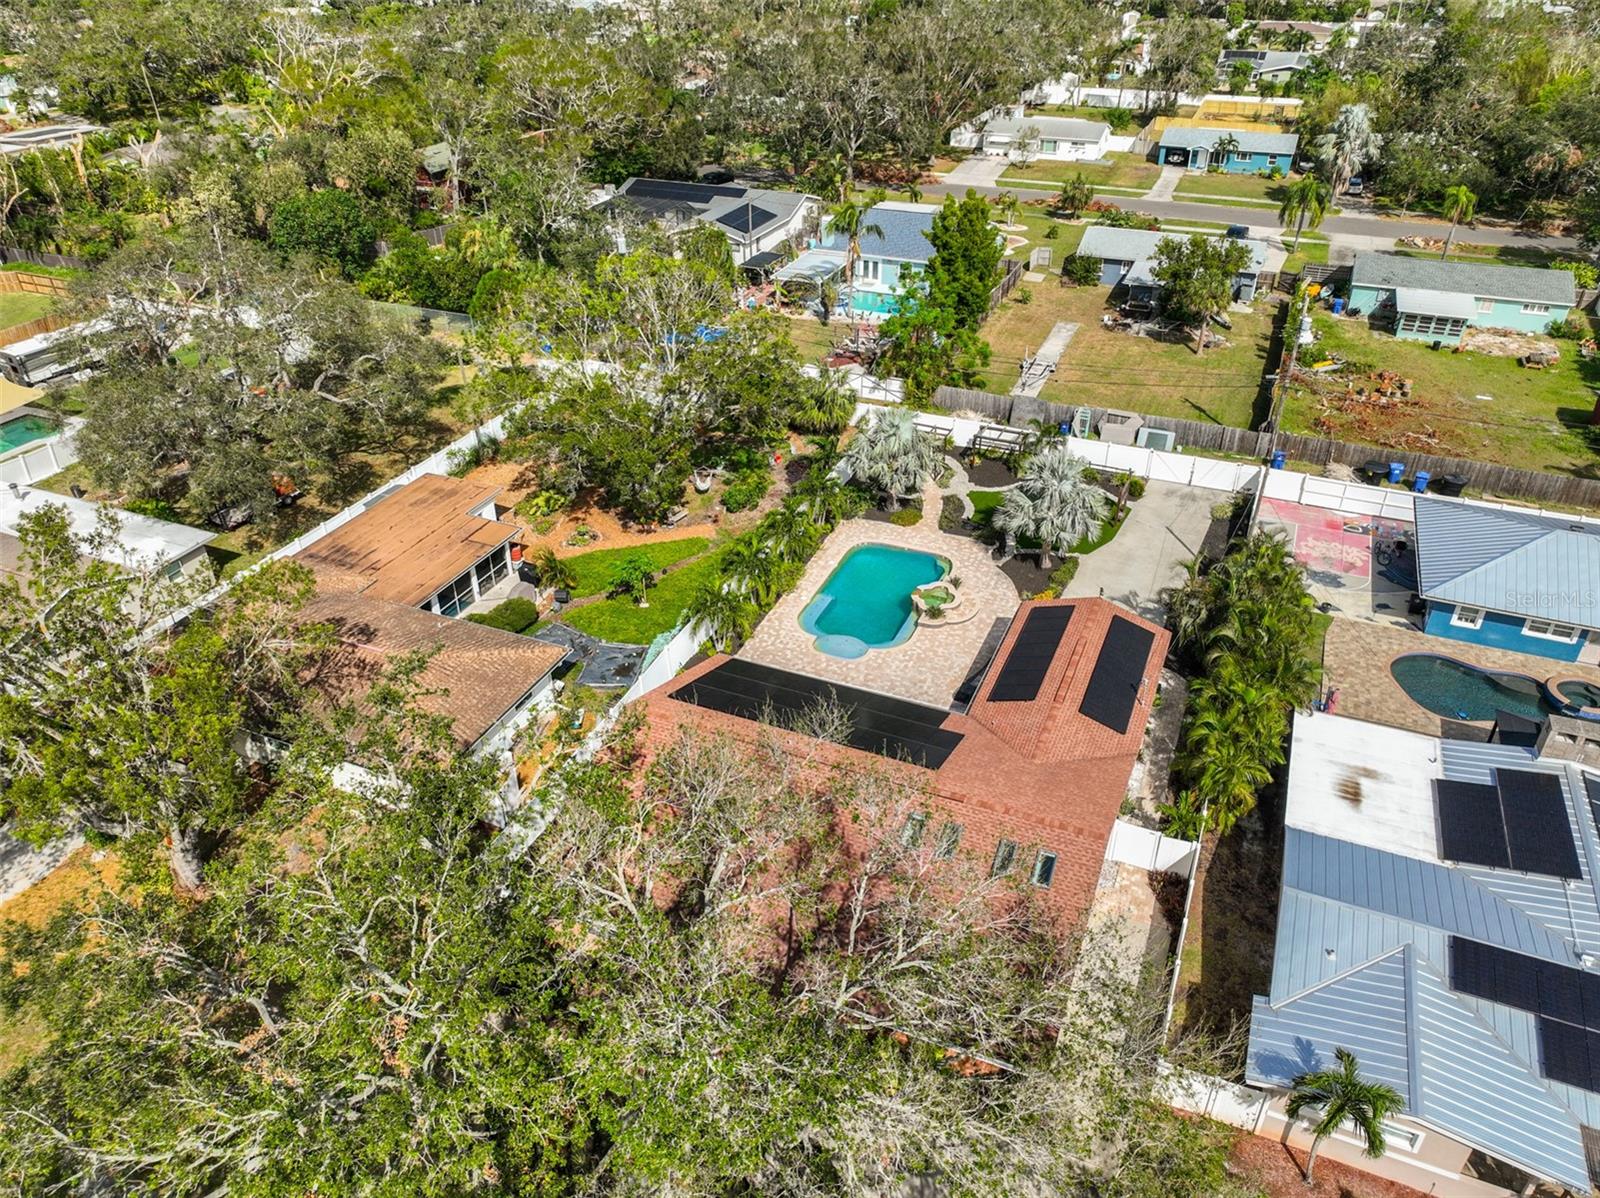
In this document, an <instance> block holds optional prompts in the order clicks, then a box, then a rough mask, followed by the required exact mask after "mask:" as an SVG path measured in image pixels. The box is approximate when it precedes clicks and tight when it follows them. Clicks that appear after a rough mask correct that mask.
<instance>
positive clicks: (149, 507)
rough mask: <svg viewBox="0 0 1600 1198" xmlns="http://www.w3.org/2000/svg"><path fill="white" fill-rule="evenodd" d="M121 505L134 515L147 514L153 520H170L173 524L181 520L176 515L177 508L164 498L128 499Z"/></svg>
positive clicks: (181, 518) (181, 520) (179, 522)
mask: <svg viewBox="0 0 1600 1198" xmlns="http://www.w3.org/2000/svg"><path fill="white" fill-rule="evenodd" d="M122 506H123V508H124V509H125V510H126V511H130V512H132V513H133V514H134V515H135V516H149V517H150V518H151V519H153V520H170V521H172V522H173V523H174V524H181V523H182V522H183V517H181V516H179V515H178V509H177V508H175V507H173V506H172V505H171V504H170V503H168V502H167V501H166V500H165V499H130V500H128V502H127V503H125V504H123V505H122Z"/></svg>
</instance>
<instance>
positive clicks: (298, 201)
mask: <svg viewBox="0 0 1600 1198" xmlns="http://www.w3.org/2000/svg"><path fill="white" fill-rule="evenodd" d="M268 227H269V232H268V240H269V242H270V243H271V245H272V248H273V249H274V250H276V251H277V252H278V253H279V254H280V255H282V256H283V257H285V258H293V257H295V256H296V255H298V254H310V255H311V256H312V257H314V258H317V259H320V260H321V261H323V262H331V263H333V264H335V265H336V266H338V267H339V269H340V270H342V271H344V273H345V274H346V275H347V276H350V277H354V276H355V275H356V274H358V273H360V271H361V268H362V267H364V266H366V265H367V263H369V262H371V261H372V255H373V249H374V243H375V242H376V240H377V231H376V230H375V229H374V228H373V226H372V222H371V221H369V220H368V219H367V217H366V214H365V213H364V212H363V211H362V209H361V201H360V200H359V199H357V198H356V197H355V196H353V195H351V194H350V193H349V192H347V191H340V190H338V189H337V188H326V189H324V190H322V191H313V192H309V193H308V194H305V195H298V196H295V197H293V198H292V199H287V200H285V201H283V203H281V204H279V205H278V206H277V208H275V209H273V212H272V219H271V221H270V222H268Z"/></svg>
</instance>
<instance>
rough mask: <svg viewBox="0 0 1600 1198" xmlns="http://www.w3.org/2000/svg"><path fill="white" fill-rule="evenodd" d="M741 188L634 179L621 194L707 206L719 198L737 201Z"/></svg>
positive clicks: (643, 198)
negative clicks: (723, 197)
mask: <svg viewBox="0 0 1600 1198" xmlns="http://www.w3.org/2000/svg"><path fill="white" fill-rule="evenodd" d="M744 193H745V188H743V187H717V186H714V185H712V184H710V183H678V182H675V181H673V180H670V179H635V180H634V181H633V182H632V183H630V184H629V185H628V186H627V188H625V189H624V191H623V194H624V195H627V196H637V197H638V198H639V199H642V200H677V201H679V202H681V203H685V204H709V203H710V202H711V201H712V200H714V199H717V198H718V197H719V196H725V197H727V198H729V199H735V200H736V199H738V198H739V197H740V196H742V195H744Z"/></svg>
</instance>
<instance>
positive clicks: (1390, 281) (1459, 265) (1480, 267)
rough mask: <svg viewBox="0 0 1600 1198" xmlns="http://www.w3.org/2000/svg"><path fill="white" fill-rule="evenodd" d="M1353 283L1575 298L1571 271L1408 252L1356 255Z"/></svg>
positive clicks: (1549, 299) (1535, 299)
mask: <svg viewBox="0 0 1600 1198" xmlns="http://www.w3.org/2000/svg"><path fill="white" fill-rule="evenodd" d="M1350 284H1351V286H1353V287H1416V288H1420V289H1422V290H1425V291H1453V292H1456V293H1458V294H1461V295H1473V296H1480V295H1481V296H1483V297H1485V298H1492V299H1506V300H1521V301H1524V302H1526V303H1536V304H1556V305H1560V306H1564V307H1569V308H1570V307H1571V306H1572V304H1573V303H1574V302H1575V300H1576V299H1577V293H1576V292H1575V291H1574V290H1573V285H1572V272H1571V271H1568V270H1546V269H1545V268H1544V267H1539V266H1490V265H1486V264H1484V263H1481V262H1446V261H1444V260H1442V259H1439V258H1409V257H1406V256H1405V255H1404V254H1378V253H1372V254H1357V255H1356V261H1355V265H1354V266H1353V267H1351V269H1350Z"/></svg>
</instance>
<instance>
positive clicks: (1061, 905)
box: [640, 599, 1169, 919]
mask: <svg viewBox="0 0 1600 1198" xmlns="http://www.w3.org/2000/svg"><path fill="white" fill-rule="evenodd" d="M1047 605H1048V606H1060V607H1071V608H1073V614H1072V619H1071V621H1070V622H1069V624H1068V626H1067V630H1066V633H1065V635H1064V636H1063V637H1062V639H1061V643H1060V645H1059V646H1058V648H1057V649H1056V652H1055V655H1054V657H1053V658H1052V660H1051V662H1050V666H1049V669H1048V671H1047V673H1046V675H1045V679H1044V682H1043V684H1042V685H1041V686H1040V687H1039V692H1038V697H1037V698H1035V699H1033V700H1031V701H1026V702H1003V703H995V702H992V701H990V700H989V698H988V695H989V692H990V691H991V690H992V689H993V687H994V681H995V678H996V677H997V676H998V674H999V672H1000V669H1001V667H1002V666H1003V665H1004V662H1005V657H1006V654H1008V653H1009V652H1010V650H1011V647H1012V645H1013V643H1014V642H1015V641H1016V638H1017V635H1018V633H1019V631H1020V630H1021V628H1022V625H1023V622H1024V621H1025V620H1026V618H1027V614H1028V612H1029V611H1030V610H1032V609H1033V608H1035V607H1041V606H1047ZM1114 616H1121V617H1122V618H1123V619H1125V620H1129V621H1131V622H1132V623H1134V624H1137V625H1139V626H1140V627H1143V628H1146V629H1149V630H1150V631H1151V632H1152V633H1153V634H1154V641H1153V642H1152V644H1151V646H1150V650H1149V653H1148V654H1147V656H1146V660H1145V661H1144V662H1143V663H1142V664H1143V670H1142V673H1143V681H1142V682H1141V684H1140V685H1139V689H1138V695H1137V697H1136V700H1135V702H1134V707H1133V713H1132V715H1131V716H1130V717H1129V720H1128V726H1127V730H1126V731H1125V732H1116V731H1114V730H1113V729H1110V728H1107V727H1106V726H1105V725H1103V724H1100V723H1098V722H1096V721H1095V720H1093V719H1091V718H1090V717H1088V716H1085V715H1083V714H1082V713H1080V712H1079V710H1078V707H1079V704H1080V702H1081V701H1082V698H1083V694H1084V690H1085V688H1086V687H1087V685H1088V680H1089V675H1090V673H1091V672H1092V671H1093V669H1094V664H1095V661H1096V660H1097V658H1098V656H1099V652H1100V647H1101V645H1102V643H1103V642H1104V640H1105V635H1106V631H1107V630H1108V628H1109V627H1110V625H1111V620H1112V617H1114ZM1168 640H1169V637H1168V635H1167V632H1166V630H1165V629H1164V628H1162V627H1161V626H1160V625H1158V624H1153V623H1151V622H1150V621H1148V620H1145V619H1143V618H1141V617H1139V616H1137V615H1134V614H1133V613H1132V612H1129V611H1127V610H1125V609H1123V608H1121V607H1118V606H1117V605H1116V604H1114V603H1112V602H1110V601H1109V600H1106V599H1070V600H1050V601H1047V602H1025V603H1023V604H1022V605H1021V607H1020V608H1018V610H1017V614H1016V617H1015V618H1014V619H1013V620H1012V624H1011V628H1010V630H1009V631H1008V633H1007V634H1006V639H1005V640H1004V641H1003V642H1002V644H1001V648H1000V651H999V652H998V653H997V654H996V655H995V660H994V664H993V665H991V666H990V668H989V672H988V676H987V677H986V679H985V681H984V684H983V686H982V687H981V688H980V690H979V692H978V695H977V698H976V699H975V700H974V702H973V704H972V706H971V708H970V710H969V711H968V713H967V714H965V715H958V714H954V713H952V714H950V715H948V716H946V717H945V720H944V723H943V724H942V725H941V727H943V728H945V729H947V730H949V731H952V732H959V733H961V734H962V740H961V743H960V744H959V745H957V746H956V748H955V750H954V751H953V752H952V753H951V754H950V756H949V758H948V759H947V760H946V761H945V763H944V764H943V765H942V766H940V767H939V768H938V769H935V770H928V769H923V768H921V767H919V766H914V765H911V764H909V763H907V762H904V761H896V760H893V759H888V758H884V757H880V756H877V755H875V754H871V753H866V752H863V751H861V750H859V749H853V748H850V747H848V746H844V745H831V744H829V745H816V744H809V745H807V746H806V747H807V751H808V752H810V753H812V754H813V755H814V756H816V755H821V756H824V757H826V758H827V759H829V760H830V761H831V762H833V763H835V764H838V765H840V766H844V767H848V766H849V765H851V764H852V763H856V764H870V765H871V767H872V768H874V769H890V770H904V771H910V772H911V775H912V776H914V777H917V778H918V779H919V780H921V781H923V782H924V783H925V784H926V785H927V786H928V788H929V789H930V791H931V792H932V794H933V796H934V798H935V800H936V801H937V802H939V804H940V805H941V806H942V807H943V809H944V811H943V813H944V815H945V816H946V818H949V819H951V820H954V821H955V822H957V823H959V824H961V825H962V828H963V833H962V848H963V850H964V851H967V852H970V853H973V854H976V855H978V856H979V857H980V859H983V860H987V859H988V858H989V857H992V855H993V853H994V850H995V846H996V844H997V843H998V841H999V840H1000V839H1001V838H1002V837H1004V838H1007V839H1010V840H1014V841H1016V842H1017V843H1019V844H1020V845H1022V846H1023V848H1024V850H1025V852H1024V853H1022V854H1019V857H1018V865H1017V868H1019V869H1031V868H1032V864H1033V856H1032V854H1031V853H1029V852H1026V850H1028V849H1034V848H1037V849H1043V850H1047V851H1049V852H1053V853H1055V854H1056V857H1057V860H1056V874H1055V881H1054V884H1053V885H1052V887H1051V890H1050V898H1051V901H1052V903H1053V904H1054V905H1055V906H1056V907H1057V909H1058V910H1059V911H1060V912H1061V913H1062V914H1063V915H1065V916H1067V917H1068V918H1071V919H1075V918H1076V917H1077V916H1079V915H1081V914H1082V913H1083V911H1084V910H1085V909H1086V908H1087V906H1088V904H1089V901H1090V899H1091V897H1092V895H1093V892H1094V887H1095V882H1096V880H1097V879H1098V877H1099V874H1100V867H1101V863H1102V861H1103V860H1104V858H1105V848H1106V840H1107V839H1108V837H1109V836H1110V834H1111V826H1112V824H1113V822H1114V821H1115V820H1116V818H1117V813H1118V812H1119V811H1120V810H1121V807H1122V800H1123V798H1124V797H1125V795H1126V793H1127V787H1128V778H1129V775H1130V774H1131V773H1132V771H1133V766H1134V762H1135V761H1136V760H1137V759H1138V754H1139V746H1140V744H1141V742H1142V740H1143V736H1144V729H1145V724H1146V723H1147V722H1148V720H1149V718H1150V706H1151V703H1152V701H1153V700H1154V698H1155V689H1156V680H1157V678H1158V676H1159V674H1160V671H1161V663H1162V661H1163V659H1164V658H1165V657H1166V652H1167V644H1168ZM723 660H725V659H724V658H723V657H722V656H717V657H714V658H711V659H710V660H708V661H706V662H703V663H701V664H700V665H697V666H695V667H693V668H691V669H689V670H686V671H685V672H684V673H682V674H680V675H678V676H677V677H676V678H674V679H673V680H672V681H670V682H667V683H664V684H663V685H661V686H659V687H657V688H656V689H655V690H653V691H651V692H650V693H649V694H647V695H645V696H644V697H643V698H642V699H641V700H640V702H641V703H642V704H643V705H644V710H645V714H646V717H647V719H648V721H649V725H650V732H649V737H648V745H649V747H650V748H651V749H656V748H660V747H662V746H663V745H664V744H665V743H666V742H667V741H668V740H670V739H671V737H672V736H673V735H674V733H675V731H676V730H677V729H679V728H683V727H699V728H707V729H720V730H724V731H727V732H729V733H731V734H733V735H735V736H738V735H749V734H750V733H751V731H752V730H753V729H754V727H755V725H753V724H752V723H750V722H749V721H746V720H743V719H740V718H739V717H737V716H732V715H727V714H724V713H722V712H717V711H711V710H708V709H706V708H701V707H696V706H694V705H693V704H690V703H685V702H680V701H678V700H675V699H672V698H671V697H670V695H671V693H672V692H673V691H675V690H677V689H678V687H680V686H682V685H683V684H684V683H685V682H688V681H691V680H693V679H695V678H698V677H699V676H700V675H702V674H705V673H708V672H709V671H711V670H713V669H715V668H716V667H717V666H718V665H719V664H721V662H722V661H723ZM763 733H764V735H769V736H770V735H775V736H778V737H780V738H783V737H797V738H798V737H799V736H800V734H798V733H794V732H787V731H783V730H779V729H763ZM931 831H932V829H930V832H931Z"/></svg>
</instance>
